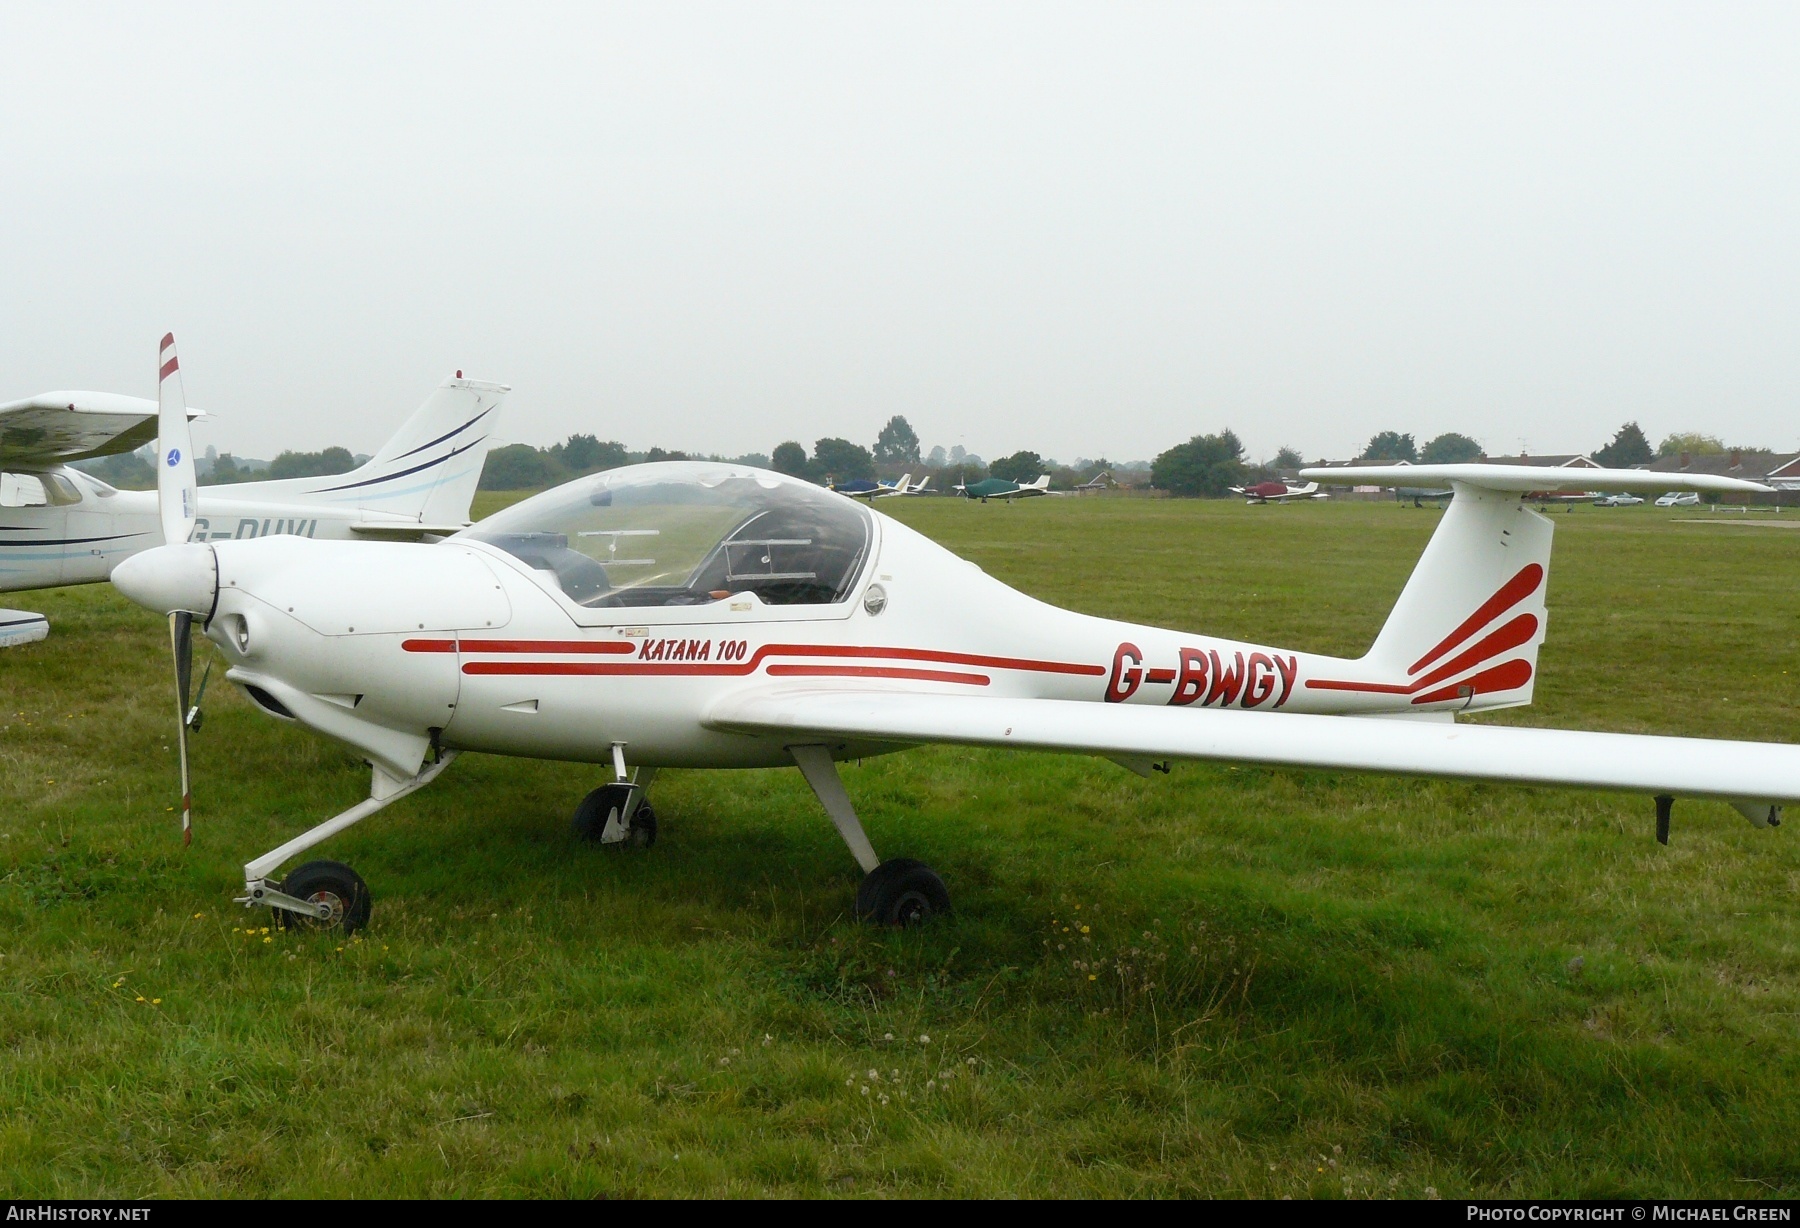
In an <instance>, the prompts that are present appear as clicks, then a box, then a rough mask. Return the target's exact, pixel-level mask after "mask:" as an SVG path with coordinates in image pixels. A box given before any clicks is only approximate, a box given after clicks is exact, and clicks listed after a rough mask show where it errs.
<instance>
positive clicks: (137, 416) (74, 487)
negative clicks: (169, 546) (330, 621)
mask: <svg viewBox="0 0 1800 1228" xmlns="http://www.w3.org/2000/svg"><path fill="white" fill-rule="evenodd" d="M160 366H161V369H162V372H163V381H164V383H165V384H167V382H168V381H169V380H175V381H177V384H179V380H180V378H181V377H180V375H179V372H178V364H177V362H176V358H175V339H174V338H173V337H165V338H164V339H163V348H162V356H161V363H160ZM506 392H507V389H506V388H505V387H504V386H502V385H500V384H483V383H477V382H476V381H474V380H465V379H463V378H462V372H460V371H458V372H457V373H456V378H455V379H450V380H445V381H444V383H443V384H442V385H440V386H439V387H438V389H437V391H436V392H434V393H432V394H431V397H430V398H429V399H428V400H427V401H426V402H425V404H423V405H421V406H420V407H419V408H418V409H417V410H416V411H414V413H413V415H412V416H411V417H410V418H408V419H407V420H406V422H405V423H404V424H402V426H401V427H400V429H399V431H398V432H396V433H395V435H394V437H393V438H392V439H390V440H388V441H387V443H385V444H383V445H382V447H381V450H380V451H378V452H376V454H375V455H374V457H373V458H372V459H371V460H370V461H369V462H368V463H367V464H365V465H363V466H362V467H361V468H359V469H354V470H352V471H351V472H349V473H340V474H335V475H333V476H331V477H316V478H288V479H282V480H275V481H268V482H245V483H241V484H239V485H235V486H212V487H207V488H205V490H204V492H200V491H196V492H195V494H196V496H197V497H198V498H199V502H198V503H197V504H195V505H193V507H191V508H190V510H191V511H193V512H194V513H195V515H194V518H193V521H192V524H191V526H190V528H191V531H192V534H193V540H194V541H195V542H214V541H226V540H234V541H235V540H241V539H245V538H252V537H269V536H274V535H281V534H285V535H290V536H296V537H307V538H335V539H346V540H347V539H355V538H370V537H373V538H418V537H421V536H423V535H426V534H440V535H447V534H450V533H455V532H457V531H458V530H459V529H462V528H463V527H464V526H466V525H467V524H468V523H469V500H470V499H471V498H473V496H474V494H475V484H476V483H477V482H478V481H479V480H480V478H481V466H482V463H483V461H484V460H485V459H486V457H487V450H488V438H489V435H490V433H491V432H492V430H493V426H494V422H495V421H496V417H497V415H496V411H497V410H498V409H499V407H500V402H501V400H502V399H503V398H504V397H505V395H506ZM157 405H158V402H156V401H145V400H142V399H140V398H137V397H126V396H117V395H114V394H110V393H99V392H50V393H45V394H43V395H42V396H36V397H32V398H30V399H28V400H24V401H15V402H13V403H11V404H9V405H0V592H12V591H17V590H21V589H32V588H50V587H53V586H56V585H62V584H90V583H93V582H95V581H99V580H105V579H106V578H107V576H108V575H110V574H111V572H112V570H113V568H114V567H116V566H117V565H118V564H119V562H120V561H121V560H122V559H125V558H128V557H130V556H131V555H134V554H136V553H137V552H139V551H140V550H146V549H148V548H150V547H151V546H157V545H161V544H162V543H163V542H164V541H165V540H166V539H165V538H164V536H163V525H162V521H161V519H160V517H159V516H158V513H157V507H156V496H155V495H154V494H151V493H149V492H148V491H130V490H114V489H113V488H112V487H111V486H108V485H107V484H106V483H105V482H102V481H100V480H99V479H98V478H96V477H93V476H92V475H91V474H87V473H83V472H82V471H81V470H79V469H74V468H70V467H69V462H71V461H77V460H87V459H89V458H92V457H97V456H107V455H110V454H112V453H117V452H129V451H131V450H133V449H134V448H137V447H139V446H141V445H143V444H144V443H147V442H148V441H149V439H150V437H151V434H152V432H153V431H155V430H156V429H157ZM182 439H183V441H184V442H183V443H182V444H181V450H182V453H183V455H184V456H185V455H186V452H187V450H188V447H189V444H188V443H187V442H185V441H186V439H187V422H186V419H185V418H184V420H183V423H182ZM161 451H162V452H163V453H164V454H165V455H166V453H167V449H162V450H161ZM165 467H166V466H165ZM182 540H184V541H185V540H187V538H186V537H183V538H182ZM12 614H13V612H12V611H6V612H0V644H4V643H5V642H7V641H6V638H5V636H6V631H5V627H6V625H7V624H8V623H9V622H10V621H11V620H10V619H9V617H8V616H10V615H12ZM18 617H19V618H23V619H34V620H36V623H37V627H38V631H37V634H36V635H35V636H34V637H33V638H42V634H43V631H42V628H43V625H44V624H43V620H42V619H41V618H40V617H39V616H37V615H19V616H18ZM12 625H13V626H19V625H21V624H19V623H16V622H14V623H12Z"/></svg>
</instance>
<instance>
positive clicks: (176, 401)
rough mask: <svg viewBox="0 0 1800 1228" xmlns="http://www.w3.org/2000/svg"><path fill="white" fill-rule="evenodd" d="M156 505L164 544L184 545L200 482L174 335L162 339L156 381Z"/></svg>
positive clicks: (196, 510)
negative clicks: (195, 468) (195, 470)
mask: <svg viewBox="0 0 1800 1228" xmlns="http://www.w3.org/2000/svg"><path fill="white" fill-rule="evenodd" d="M156 433H157V440H156V456H157V464H156V505H157V509H158V510H159V511H160V512H161V514H162V531H163V541H164V542H165V543H166V544H168V545H171V546H173V545H177V544H178V543H181V542H185V541H186V540H187V539H188V535H189V534H191V533H192V532H193V531H194V518H195V516H196V515H198V514H199V507H200V496H199V486H200V484H199V479H197V478H196V477H195V476H194V440H193V436H192V433H191V432H190V431H189V430H188V416H187V397H186V395H185V394H184V393H183V392H182V387H181V363H180V362H179V361H177V360H176V357H175V334H174V333H169V334H167V335H166V336H164V337H163V339H162V352H161V353H160V354H159V355H158V357H157V377H156Z"/></svg>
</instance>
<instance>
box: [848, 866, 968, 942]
mask: <svg viewBox="0 0 1800 1228" xmlns="http://www.w3.org/2000/svg"><path fill="white" fill-rule="evenodd" d="M949 911H950V892H949V890H948V889H947V888H945V886H944V880H943V879H941V878H939V877H938V876H937V875H936V874H935V873H934V872H933V871H932V869H931V867H930V866H928V865H926V864H925V863H924V862H922V861H914V860H913V859H912V858H910V857H896V858H894V859H893V860H892V861H884V862H882V863H881V864H880V865H878V866H876V867H875V868H874V869H873V870H871V871H870V872H869V873H868V874H867V875H865V876H864V878H863V880H862V886H860V887H858V888H857V889H856V915H857V917H858V918H859V919H860V920H863V921H869V922H872V923H874V924H876V925H892V926H898V927H900V928H902V929H910V928H911V927H913V926H915V925H924V924H925V923H926V922H927V921H930V920H931V919H932V918H933V917H937V916H942V915H943V914H944V913H947V912H949Z"/></svg>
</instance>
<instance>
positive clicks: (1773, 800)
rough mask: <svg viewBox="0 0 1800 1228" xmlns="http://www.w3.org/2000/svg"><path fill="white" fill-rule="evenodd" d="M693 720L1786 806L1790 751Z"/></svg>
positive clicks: (1215, 730)
mask: <svg viewBox="0 0 1800 1228" xmlns="http://www.w3.org/2000/svg"><path fill="white" fill-rule="evenodd" d="M707 724H708V725H710V726H711V727H713V728H716V729H730V730H735V731H738V732H742V733H753V734H759V735H763V736H776V737H781V738H786V739H788V740H789V742H790V743H791V744H799V743H801V742H804V741H817V740H825V741H830V740H842V741H856V742H862V743H869V742H878V743H879V742H890V743H916V744H925V743H933V742H953V743H961V744H963V745H970V746H997V747H1010V748H1013V749H1017V750H1052V751H1070V752H1075V753H1080V754H1090V755H1104V756H1106V757H1107V758H1111V759H1115V760H1117V759H1164V758H1173V759H1207V760H1217V761H1221V762H1226V763H1256V764H1266V765H1269V766H1279V767H1296V768H1322V769H1327V770H1331V771H1348V772H1378V773H1383V774H1395V775H1403V776H1434V777H1452V778H1460V779H1467V780H1492V781H1498V782H1501V783H1505V784H1518V785H1551V786H1560V787H1565V788H1578V789H1613V790H1619V791H1624V792H1632V793H1649V794H1659V793H1666V794H1670V795H1672V796H1675V797H1707V798H1717V799H1719V800H1721V801H1728V802H1747V801H1754V802H1759V803H1762V804H1763V805H1764V806H1773V805H1775V804H1777V803H1782V802H1794V801H1800V746H1791V745H1787V744H1785V743H1775V742H1727V741H1721V740H1718V739H1711V738H1672V737H1659V736H1653V735H1648V734H1630V733H1580V732H1575V731H1573V730H1563V729H1520V728H1516V727H1505V726H1496V725H1456V724H1447V723H1426V722H1423V721H1389V720H1377V719H1373V718H1369V717H1356V716H1313V715H1309V714H1304V713H1296V712H1276V713H1263V712H1232V711H1227V710H1224V709H1212V708H1159V707H1149V706H1144V705H1139V704H1099V703H1085V702H1080V701H1075V700H1064V699H1003V698H997V697H996V698H992V699H989V698H977V697H974V696H968V695H937V694H928V693H923V692H910V693H908V692H898V693H897V692H893V691H885V692H882V691H873V690H870V691H863V692H844V691H824V690H815V689H808V688H802V687H764V688H757V689H753V690H748V691H742V692H739V693H738V694H736V695H730V696H727V697H726V698H724V699H722V700H720V701H719V702H718V703H716V704H715V705H714V706H713V709H712V711H711V712H710V713H709V714H708V717H707ZM1765 813H1766V811H1765Z"/></svg>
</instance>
